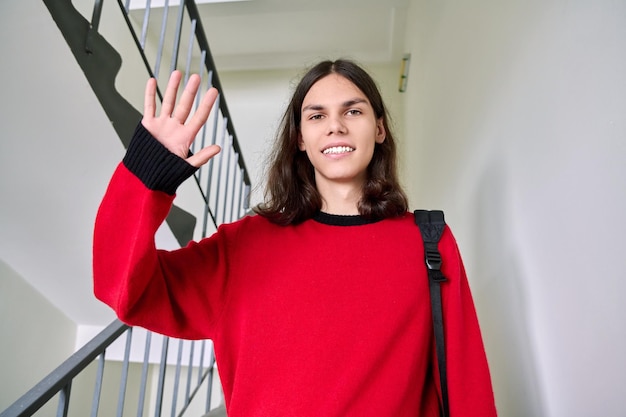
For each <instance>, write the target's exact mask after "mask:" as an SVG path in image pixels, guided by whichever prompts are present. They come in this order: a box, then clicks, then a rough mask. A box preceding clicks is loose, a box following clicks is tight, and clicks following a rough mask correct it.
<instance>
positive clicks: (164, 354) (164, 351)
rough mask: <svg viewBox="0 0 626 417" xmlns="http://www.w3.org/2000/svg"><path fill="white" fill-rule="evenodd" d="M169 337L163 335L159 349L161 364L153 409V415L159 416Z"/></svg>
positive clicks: (161, 405) (161, 406)
mask: <svg viewBox="0 0 626 417" xmlns="http://www.w3.org/2000/svg"><path fill="white" fill-rule="evenodd" d="M169 341H170V338H169V337H167V336H163V348H162V349H161V364H160V365H159V382H158V386H157V398H156V404H155V410H154V416H155V417H161V409H162V408H163V389H164V387H165V368H166V366H167V349H168V346H169Z"/></svg>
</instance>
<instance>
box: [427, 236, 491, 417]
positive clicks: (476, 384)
mask: <svg viewBox="0 0 626 417" xmlns="http://www.w3.org/2000/svg"><path fill="white" fill-rule="evenodd" d="M439 248H440V251H441V252H442V258H443V264H442V272H443V273H444V275H445V277H446V278H447V281H446V282H445V283H443V284H442V287H441V294H442V303H443V320H444V329H445V330H444V332H445V333H444V334H445V343H446V367H447V378H448V400H449V406H450V415H451V416H465V417H493V416H496V415H497V413H496V407H495V401H494V396H493V389H492V384H491V376H490V373H489V365H488V363H487V357H486V354H485V349H484V345H483V340H482V336H481V332H480V326H479V323H478V317H477V315H476V310H475V307H474V302H473V299H472V295H471V292H470V287H469V284H468V281H467V276H466V273H465V268H464V266H463V261H462V259H461V255H460V253H459V250H458V247H457V244H456V241H455V239H454V236H453V235H452V232H451V231H450V229H449V228H447V227H446V230H445V232H444V235H443V236H442V241H441V242H440V244H439ZM436 363H437V361H436V359H435V364H436Z"/></svg>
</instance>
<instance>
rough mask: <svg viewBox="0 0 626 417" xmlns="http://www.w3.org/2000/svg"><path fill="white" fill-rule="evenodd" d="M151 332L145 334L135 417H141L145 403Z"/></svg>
mask: <svg viewBox="0 0 626 417" xmlns="http://www.w3.org/2000/svg"><path fill="white" fill-rule="evenodd" d="M151 342H152V332H146V346H145V347H144V353H143V366H142V367H141V385H140V387H139V403H138V405H137V417H143V409H144V403H145V401H146V386H147V385H148V367H149V365H150V344H151Z"/></svg>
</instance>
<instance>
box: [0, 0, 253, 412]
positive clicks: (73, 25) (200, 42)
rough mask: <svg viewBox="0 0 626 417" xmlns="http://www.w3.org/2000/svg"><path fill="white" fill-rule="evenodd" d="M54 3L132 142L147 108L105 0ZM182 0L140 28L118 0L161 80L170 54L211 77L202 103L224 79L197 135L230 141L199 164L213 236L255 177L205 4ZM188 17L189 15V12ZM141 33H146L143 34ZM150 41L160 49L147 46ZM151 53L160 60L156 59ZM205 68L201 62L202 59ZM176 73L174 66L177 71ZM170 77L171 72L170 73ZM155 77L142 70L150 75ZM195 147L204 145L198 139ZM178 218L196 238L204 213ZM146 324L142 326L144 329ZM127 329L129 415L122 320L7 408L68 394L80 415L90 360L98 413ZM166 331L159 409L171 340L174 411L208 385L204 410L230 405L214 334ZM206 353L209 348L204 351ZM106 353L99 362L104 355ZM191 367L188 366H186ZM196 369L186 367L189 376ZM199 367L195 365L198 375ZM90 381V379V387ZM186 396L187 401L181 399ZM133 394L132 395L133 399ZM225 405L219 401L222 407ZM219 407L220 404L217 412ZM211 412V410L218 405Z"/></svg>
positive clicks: (243, 201) (50, 3)
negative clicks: (81, 7) (115, 39)
mask: <svg viewBox="0 0 626 417" xmlns="http://www.w3.org/2000/svg"><path fill="white" fill-rule="evenodd" d="M43 1H44V3H45V4H46V6H47V7H48V9H49V11H50V13H51V15H52V17H53V19H54V20H55V22H56V23H57V26H58V27H59V29H60V30H61V33H62V35H63V36H64V37H65V39H66V41H67V43H68V45H69V47H70V49H71V50H72V52H73V54H74V56H75V58H76V60H77V62H78V64H79V65H80V66H81V69H82V70H83V72H84V73H85V76H86V78H87V80H88V81H89V84H90V86H91V87H92V89H93V91H94V93H95V95H96V96H97V97H98V100H99V101H100V103H101V105H102V107H103V109H104V111H105V112H106V113H107V115H108V117H109V119H110V120H111V123H112V125H113V127H114V129H115V131H116V133H117V134H118V136H119V139H120V140H121V141H122V143H123V144H124V145H125V146H128V142H129V139H130V137H131V135H132V131H133V130H134V127H135V125H136V123H137V122H138V120H140V117H141V113H140V112H138V111H137V110H136V109H135V108H134V107H133V106H132V105H130V103H129V102H128V101H127V100H126V99H125V98H124V97H123V96H122V95H121V94H119V93H118V92H117V90H116V88H115V77H116V75H117V73H118V71H119V69H120V66H121V58H120V56H119V54H118V53H117V52H116V51H115V50H114V48H113V47H111V45H110V44H109V43H108V42H107V41H106V39H104V38H103V37H102V35H101V34H100V33H99V32H98V28H99V25H100V20H101V16H102V7H103V1H102V0H95V1H94V8H93V15H92V19H91V21H88V20H87V19H85V18H84V17H83V16H82V15H81V14H80V13H78V11H77V10H76V9H75V8H74V6H73V5H72V3H71V1H70V0H43ZM181 1H182V4H180V5H178V6H169V1H168V0H165V4H164V6H163V7H160V8H152V7H151V5H150V0H146V7H145V8H144V11H143V18H142V19H141V21H142V23H141V25H140V30H138V29H139V28H136V27H135V26H136V25H135V24H134V23H133V20H137V19H135V18H134V17H133V14H136V13H137V12H136V11H132V12H131V10H130V0H125V2H124V3H123V2H122V0H118V1H117V3H118V6H119V8H120V11H121V13H122V15H123V18H124V20H125V21H126V24H127V28H128V30H129V32H130V36H131V37H132V39H133V41H134V43H135V44H136V45H137V47H138V51H139V53H140V54H141V58H142V60H143V62H144V64H145V67H146V71H147V74H148V75H149V76H154V77H155V78H157V81H158V84H159V85H160V79H159V74H160V73H161V72H162V66H163V65H164V64H163V62H165V61H168V58H169V70H170V72H171V71H172V70H174V69H181V71H182V72H183V73H184V74H185V75H186V76H188V75H189V74H191V73H192V72H197V73H199V74H200V76H201V79H202V80H203V81H202V83H201V86H204V87H205V88H201V89H200V91H199V93H198V97H197V101H196V103H199V100H200V99H201V95H202V94H203V93H204V92H206V91H207V90H208V87H210V86H214V87H216V88H217V89H218V90H219V92H220V95H219V97H218V99H217V101H216V104H215V107H214V109H213V111H212V116H211V117H210V119H209V121H208V122H207V124H206V125H205V127H204V128H203V129H202V130H201V132H200V133H199V137H198V138H196V143H197V145H196V146H200V147H204V146H206V145H207V144H209V143H211V144H218V145H220V146H221V147H222V149H223V150H222V152H221V153H220V154H219V155H218V156H217V157H216V158H214V159H213V160H211V162H210V163H209V164H207V165H206V166H204V167H202V168H201V169H199V170H198V171H197V172H196V174H195V175H194V177H193V178H194V181H195V183H196V185H197V188H198V190H199V191H200V195H201V197H202V200H203V209H202V213H200V214H199V216H198V217H200V218H201V219H202V230H201V236H202V237H204V236H207V234H208V233H209V226H211V227H213V228H217V226H218V225H219V224H221V223H225V222H230V221H234V220H236V219H238V218H240V217H241V216H242V215H245V214H246V212H247V210H248V208H249V198H250V188H251V186H250V184H251V182H250V178H249V174H248V170H247V168H246V165H245V162H244V160H243V154H242V150H241V147H240V145H239V142H238V139H237V135H236V133H235V129H234V126H233V122H232V118H231V116H230V112H229V110H228V106H227V104H226V100H225V99H224V95H223V89H222V86H221V83H220V80H219V77H218V74H217V70H216V67H215V63H214V61H213V58H212V55H211V52H210V49H209V45H208V41H207V39H206V35H205V33H204V30H203V27H202V23H201V20H200V16H199V12H198V9H197V7H196V4H195V2H194V1H193V0H181ZM154 10H158V12H159V13H160V14H161V22H160V23H161V31H160V36H159V41H158V43H157V44H156V45H151V44H150V41H149V37H148V34H149V26H150V15H151V13H152V12H154ZM171 10H174V11H175V12H176V20H175V30H174V37H173V39H170V41H171V42H170V43H168V40H167V37H166V36H165V34H166V32H167V27H168V21H169V18H168V16H169V13H170V11H171ZM185 17H186V19H185ZM185 30H186V31H187V37H188V42H187V43H186V44H185V43H184V42H183V40H182V39H183V38H184V36H183V34H184V32H185ZM138 33H140V34H139V35H138ZM148 50H150V51H153V52H152V55H151V52H147V51H148ZM183 50H185V52H186V54H185V56H186V57H185V60H184V61H185V62H184V65H183V66H182V68H180V66H179V61H180V59H179V55H180V54H181V51H183ZM150 62H154V64H151V63H150ZM194 65H195V66H196V68H197V69H196V70H192V68H193V66H194ZM168 75H169V74H168ZM164 78H165V79H167V78H168V77H164ZM144 81H145V78H144V80H142V83H143V82H144ZM157 94H158V96H159V99H162V95H161V92H160V88H158V87H157ZM191 151H192V152H193V151H194V148H192V149H191ZM167 222H168V225H169V226H170V229H171V230H172V232H173V234H174V235H175V237H176V238H177V240H178V242H179V243H180V244H181V246H182V245H185V244H186V243H187V242H188V241H189V240H190V239H191V238H193V235H194V230H195V227H196V215H194V214H193V213H188V212H187V211H185V210H183V209H181V208H179V207H177V206H173V207H172V211H171V213H170V215H169V216H168V219H167ZM138 330H142V329H138ZM123 335H126V341H125V348H124V354H123V361H122V371H121V380H120V383H119V393H118V400H117V411H116V415H117V416H120V417H121V416H122V415H124V413H125V410H127V409H128V406H127V403H128V401H127V398H126V393H127V381H128V375H129V365H130V363H131V359H130V357H131V354H130V352H131V347H132V346H133V339H134V337H133V328H131V327H128V326H126V325H125V324H123V323H121V322H120V321H118V320H115V321H114V322H113V323H111V324H110V325H109V326H108V327H106V328H105V329H104V330H103V331H102V332H101V333H100V334H99V335H98V336H96V337H95V338H94V339H92V340H91V341H90V342H88V343H87V344H86V345H85V346H83V347H82V348H81V349H80V350H78V351H77V352H76V353H75V354H74V355H72V356H71V357H70V358H69V359H67V360H66V361H65V362H63V363H62V364H61V365H60V366H59V367H58V368H57V369H55V370H54V371H53V372H51V373H50V374H49V375H48V376H47V377H45V378H44V379H43V380H42V381H41V382H39V383H38V384H37V385H35V386H34V387H33V388H32V389H30V390H29V391H28V392H27V393H26V394H24V395H23V396H22V397H21V398H20V399H18V400H17V401H16V402H15V403H14V404H12V405H11V406H9V408H7V409H6V410H4V411H3V412H2V413H0V417H18V416H19V417H22V416H32V415H34V414H35V413H36V412H37V410H40V409H41V408H42V407H43V406H44V405H46V404H48V403H49V402H50V401H51V400H52V399H54V398H55V396H56V397H58V399H59V402H58V406H57V414H56V415H57V416H62V417H66V416H68V415H69V416H72V410H71V409H70V404H71V401H70V399H71V393H72V382H73V381H75V379H76V377H77V376H79V375H80V374H81V373H83V372H84V371H85V369H86V368H87V367H88V366H90V365H93V364H96V365H95V366H96V367H97V371H96V378H95V381H94V387H93V400H92V403H91V412H90V415H91V416H92V417H95V416H97V415H98V411H99V409H100V405H101V396H102V389H103V388H102V387H103V381H104V369H105V364H107V360H106V353H107V349H110V348H111V346H112V345H113V344H114V343H116V341H120V340H121V339H120V338H121V337H122V336H123ZM158 337H162V338H163V339H162V344H161V359H160V362H159V363H158V381H157V383H156V386H157V392H156V399H155V403H154V404H153V409H154V415H155V417H159V416H161V415H163V410H162V408H163V404H164V398H165V396H166V392H165V385H166V383H165V381H166V371H167V369H168V366H169V365H168V364H169V363H171V361H169V360H168V357H169V356H170V353H171V352H170V348H169V346H170V342H174V343H175V344H176V345H177V349H178V350H177V353H176V357H177V359H176V361H175V363H174V364H173V365H172V366H174V367H175V375H174V378H173V379H174V382H173V385H174V386H173V388H172V391H171V392H170V393H169V394H171V395H172V397H171V400H170V401H169V402H170V404H171V410H170V413H169V414H170V415H171V416H172V417H181V416H183V415H185V412H186V411H188V410H189V406H190V404H191V403H192V400H194V399H197V398H198V396H197V394H198V393H199V392H201V389H205V390H206V391H205V392H206V396H205V401H204V402H205V405H204V407H203V410H204V411H203V413H209V412H210V409H211V406H212V403H218V404H217V405H218V408H219V413H221V414H220V415H225V412H224V411H223V406H221V405H220V404H219V401H215V400H214V399H212V391H213V390H214V387H213V385H214V383H213V382H214V380H215V379H214V369H215V357H214V354H213V349H212V343H211V342H210V341H183V340H178V341H177V343H176V340H173V339H170V338H168V337H164V336H158ZM152 338H153V334H152V333H150V332H147V333H146V337H145V345H144V347H143V353H144V355H143V357H144V358H143V362H142V367H141V382H140V390H139V395H138V398H137V399H136V403H137V410H136V413H133V415H137V416H138V417H142V416H147V415H148V410H147V409H146V407H145V405H146V404H145V403H146V390H147V386H148V383H149V377H148V373H149V372H148V369H149V368H150V366H151V365H150V364H151V363H152V362H151V360H150V351H151V343H152V342H151V341H152ZM185 350H186V351H188V352H189V356H188V358H186V359H183V351H185ZM194 355H199V356H194ZM95 361H97V362H95ZM184 368H186V371H184ZM183 372H186V376H183V375H182V374H183ZM194 374H195V375H194ZM181 378H185V381H184V382H182V384H184V385H185V390H184V394H183V395H182V399H181V398H180V397H181V395H180V393H179V392H180V389H181V386H182V384H181ZM81 388H82V387H81ZM179 399H180V401H179ZM125 404H126V405H125ZM215 411H218V410H215ZM215 411H214V412H213V413H215ZM213 413H211V414H213Z"/></svg>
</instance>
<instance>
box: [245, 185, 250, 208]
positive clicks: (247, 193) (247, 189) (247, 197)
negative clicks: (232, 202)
mask: <svg viewBox="0 0 626 417" xmlns="http://www.w3.org/2000/svg"><path fill="white" fill-rule="evenodd" d="M244 189H245V193H244V197H243V208H244V210H246V211H248V209H249V208H250V184H246V186H245V187H244Z"/></svg>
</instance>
